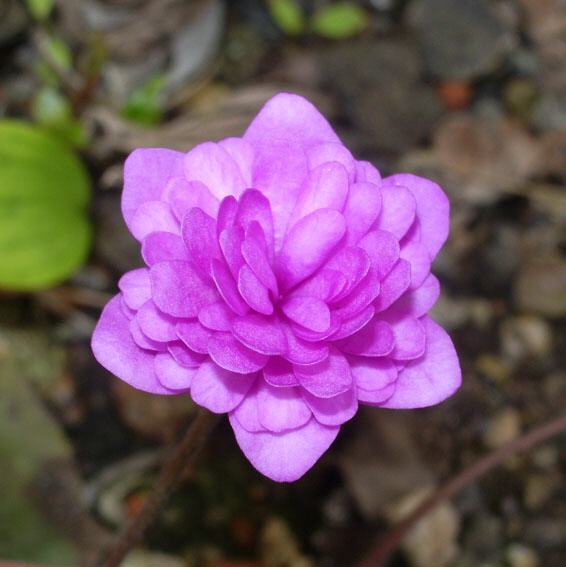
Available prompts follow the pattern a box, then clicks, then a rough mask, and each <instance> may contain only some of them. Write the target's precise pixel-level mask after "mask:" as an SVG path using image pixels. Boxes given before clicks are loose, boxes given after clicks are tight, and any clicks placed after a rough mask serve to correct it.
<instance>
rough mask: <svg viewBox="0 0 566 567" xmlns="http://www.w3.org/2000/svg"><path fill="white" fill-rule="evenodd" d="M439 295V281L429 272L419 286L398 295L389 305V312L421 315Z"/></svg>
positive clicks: (413, 315) (432, 304)
mask: <svg viewBox="0 0 566 567" xmlns="http://www.w3.org/2000/svg"><path fill="white" fill-rule="evenodd" d="M439 295H440V282H439V281H438V278H436V277H435V276H434V275H433V274H429V275H428V276H427V278H426V279H425V281H424V282H423V283H422V284H421V285H420V287H418V288H417V289H414V290H412V291H410V292H408V293H405V294H404V295H403V296H402V297H400V298H399V299H398V300H397V301H396V302H395V303H394V304H393V305H392V306H391V312H392V313H395V314H397V315H399V316H401V315H405V316H412V317H422V316H423V315H426V314H427V313H428V311H429V310H430V309H431V308H432V307H433V306H434V304H435V303H436V300H437V299H438V296H439Z"/></svg>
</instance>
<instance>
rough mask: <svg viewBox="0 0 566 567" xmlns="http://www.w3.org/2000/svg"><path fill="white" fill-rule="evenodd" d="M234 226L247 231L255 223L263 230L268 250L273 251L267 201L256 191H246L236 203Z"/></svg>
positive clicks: (271, 219) (271, 226) (271, 225)
mask: <svg viewBox="0 0 566 567" xmlns="http://www.w3.org/2000/svg"><path fill="white" fill-rule="evenodd" d="M234 222H235V224H236V225H238V226H241V227H242V228H243V229H244V231H247V230H248V228H249V227H250V225H251V224H252V223H254V222H257V223H258V224H259V226H260V227H261V228H262V230H263V235H264V237H265V241H266V243H267V248H268V250H273V217H272V216H271V206H270V204H269V200H268V199H267V198H266V197H265V195H263V194H262V193H260V192H259V191H257V190H256V189H247V190H246V191H245V192H244V194H243V195H242V196H241V197H240V200H239V201H238V210H237V211H236V218H235V221H234Z"/></svg>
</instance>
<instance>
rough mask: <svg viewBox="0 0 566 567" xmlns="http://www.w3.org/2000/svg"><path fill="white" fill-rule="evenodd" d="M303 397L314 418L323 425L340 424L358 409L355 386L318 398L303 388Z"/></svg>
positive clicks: (352, 415) (351, 416) (350, 417)
mask: <svg viewBox="0 0 566 567" xmlns="http://www.w3.org/2000/svg"><path fill="white" fill-rule="evenodd" d="M303 397H304V399H305V402H306V403H307V404H308V407H309V408H310V409H311V411H312V413H313V415H314V417H315V419H316V420H317V421H318V422H319V423H322V424H323V425H342V424H343V423H345V422H346V421H348V420H350V419H352V418H353V417H354V415H356V412H357V411H358V398H357V395H356V389H355V388H350V390H348V391H347V392H344V393H342V394H338V395H337V396H333V397H332V398H318V397H316V396H313V395H312V394H310V393H309V392H307V391H305V390H303Z"/></svg>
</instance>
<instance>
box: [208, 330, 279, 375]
mask: <svg viewBox="0 0 566 567" xmlns="http://www.w3.org/2000/svg"><path fill="white" fill-rule="evenodd" d="M208 354H209V355H210V357H211V358H212V360H214V362H216V364H218V366H221V367H222V368H224V369H225V370H229V371H231V372H237V373H239V374H251V373H253V372H257V371H258V370H261V369H262V368H263V367H264V366H265V365H266V364H267V361H268V360H269V357H268V356H266V355H264V354H260V353H259V352H255V351H253V350H251V349H249V348H247V347H245V346H244V345H243V344H242V343H240V342H239V341H237V340H236V339H235V338H234V336H233V335H232V334H231V333H214V334H213V335H212V336H211V337H210V339H209V341H208Z"/></svg>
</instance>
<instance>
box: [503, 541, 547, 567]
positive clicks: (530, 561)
mask: <svg viewBox="0 0 566 567" xmlns="http://www.w3.org/2000/svg"><path fill="white" fill-rule="evenodd" d="M506 555H507V561H508V562H509V567H539V565H540V559H539V557H538V555H537V554H536V552H535V551H534V549H531V548H530V547H527V546H525V545H522V544H520V543H513V544H511V545H510V546H509V547H508V548H507V553H506Z"/></svg>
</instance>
